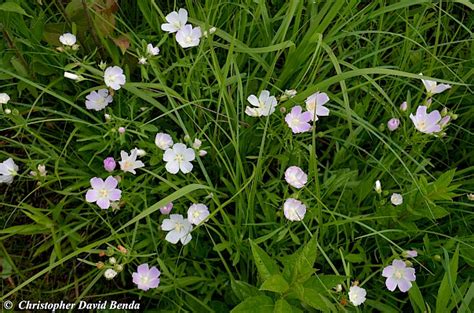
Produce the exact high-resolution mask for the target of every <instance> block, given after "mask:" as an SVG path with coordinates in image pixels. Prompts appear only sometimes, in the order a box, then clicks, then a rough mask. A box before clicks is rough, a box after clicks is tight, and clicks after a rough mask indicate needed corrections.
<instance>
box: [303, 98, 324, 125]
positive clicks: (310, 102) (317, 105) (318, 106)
mask: <svg viewBox="0 0 474 313" xmlns="http://www.w3.org/2000/svg"><path fill="white" fill-rule="evenodd" d="M328 101H329V97H328V95H327V94H326V93H324V92H321V93H320V92H319V91H318V92H316V93H314V94H312V95H311V96H309V97H308V98H307V99H306V101H305V102H306V110H308V111H309V112H311V115H312V116H311V119H314V120H316V121H317V120H318V116H328V115H329V109H328V108H326V107H325V106H324V105H325V104H326V103H327V102H328Z"/></svg>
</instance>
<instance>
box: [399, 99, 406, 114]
mask: <svg viewBox="0 0 474 313" xmlns="http://www.w3.org/2000/svg"><path fill="white" fill-rule="evenodd" d="M407 109H408V104H407V102H406V101H403V102H402V104H400V111H402V112H405V111H406V110H407Z"/></svg>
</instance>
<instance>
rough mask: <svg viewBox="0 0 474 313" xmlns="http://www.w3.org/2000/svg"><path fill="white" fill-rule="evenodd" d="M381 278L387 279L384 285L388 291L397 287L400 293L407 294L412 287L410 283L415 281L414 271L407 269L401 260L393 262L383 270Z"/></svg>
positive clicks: (410, 268)
mask: <svg viewBox="0 0 474 313" xmlns="http://www.w3.org/2000/svg"><path fill="white" fill-rule="evenodd" d="M382 276H383V277H386V278H387V280H386V281H385V285H386V286H387V288H388V290H390V291H394V290H395V289H396V288H397V286H398V289H400V291H401V292H407V291H408V289H410V288H411V286H412V284H411V282H412V281H415V280H416V276H415V269H414V268H412V267H407V265H406V263H405V262H403V261H402V260H393V262H392V265H389V266H387V267H385V268H384V269H383V272H382Z"/></svg>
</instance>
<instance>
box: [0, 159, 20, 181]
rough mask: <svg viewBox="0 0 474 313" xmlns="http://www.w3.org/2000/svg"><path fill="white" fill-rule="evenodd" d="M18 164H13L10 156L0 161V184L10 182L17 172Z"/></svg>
mask: <svg viewBox="0 0 474 313" xmlns="http://www.w3.org/2000/svg"><path fill="white" fill-rule="evenodd" d="M17 172H18V165H16V164H15V162H14V161H13V159H12V158H8V159H6V160H5V161H3V162H2V163H0V184H1V183H6V184H11V183H12V182H13V177H14V176H16V175H17V174H18V173H17Z"/></svg>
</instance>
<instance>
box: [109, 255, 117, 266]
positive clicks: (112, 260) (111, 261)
mask: <svg viewBox="0 0 474 313" xmlns="http://www.w3.org/2000/svg"><path fill="white" fill-rule="evenodd" d="M109 263H110V264H112V265H114V264H115V263H117V259H115V258H114V257H111V258H109Z"/></svg>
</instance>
